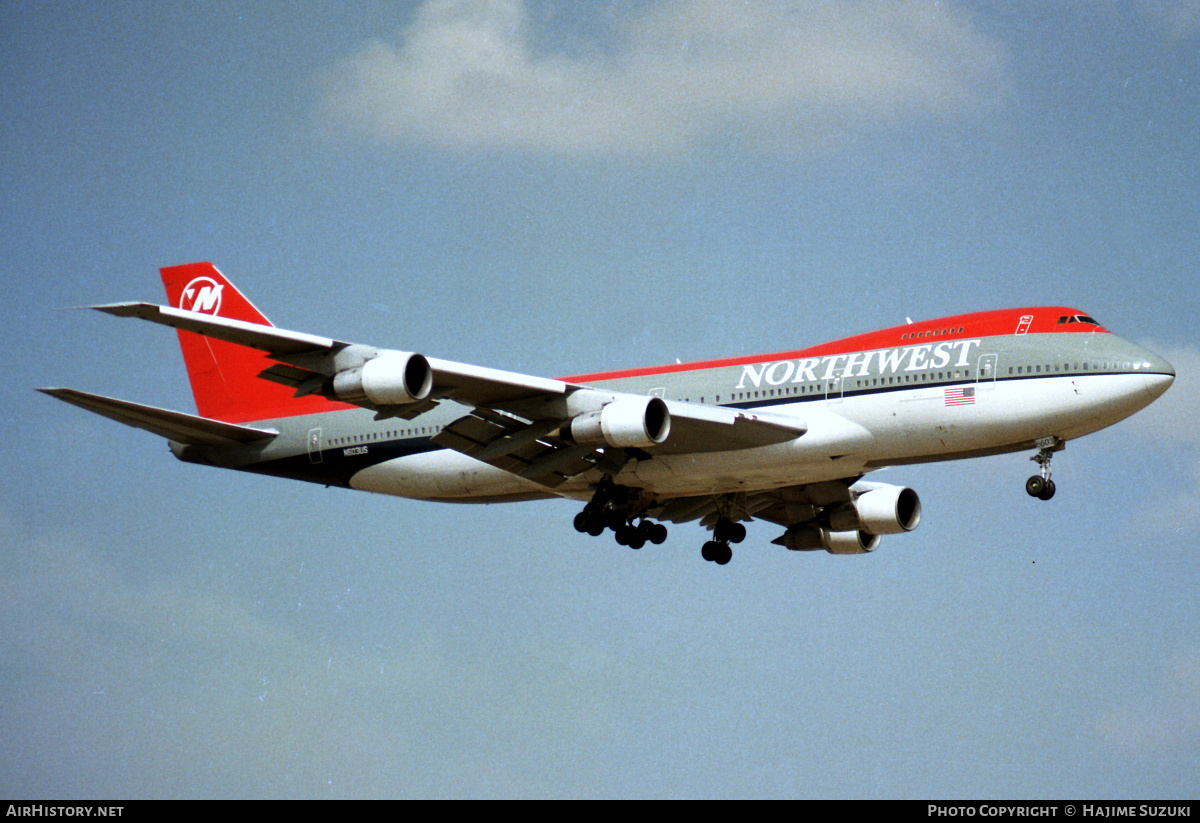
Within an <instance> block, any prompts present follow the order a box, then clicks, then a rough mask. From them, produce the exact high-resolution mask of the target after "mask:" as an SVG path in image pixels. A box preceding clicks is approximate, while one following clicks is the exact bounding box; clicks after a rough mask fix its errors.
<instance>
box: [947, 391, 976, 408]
mask: <svg viewBox="0 0 1200 823" xmlns="http://www.w3.org/2000/svg"><path fill="white" fill-rule="evenodd" d="M974 403H975V387H974V386H967V387H964V386H951V387H949V388H948V389H946V405H947V406H970V405H973V404H974Z"/></svg>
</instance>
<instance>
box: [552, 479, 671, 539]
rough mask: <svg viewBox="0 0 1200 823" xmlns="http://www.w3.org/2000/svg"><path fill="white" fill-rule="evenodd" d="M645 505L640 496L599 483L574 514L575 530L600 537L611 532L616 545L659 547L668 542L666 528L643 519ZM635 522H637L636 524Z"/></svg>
mask: <svg viewBox="0 0 1200 823" xmlns="http://www.w3.org/2000/svg"><path fill="white" fill-rule="evenodd" d="M646 508H647V506H646V504H645V503H643V502H642V500H641V497H640V495H639V494H638V493H637V492H636V491H634V490H632V489H628V488H625V487H623V486H618V485H616V484H615V483H612V482H606V483H601V484H600V486H599V488H597V489H596V493H595V494H594V495H593V496H592V499H591V501H590V502H589V503H588V504H587V505H586V506H584V507H583V511H581V512H580V513H579V514H577V515H575V531H577V532H580V533H587V534H590V535H591V536H592V537H599V536H600V535H602V534H603V533H604V530H605V529H612V530H613V533H614V534H615V536H616V538H617V543H618V544H620V545H622V546H628V547H629V548H631V549H640V548H641V547H642V546H645V545H646V544H647V543H653V544H654V545H656V546H657V545H660V544H662V543H663V542H664V541H665V540H666V539H667V527H666V526H664V525H663V524H662V523H653V522H651V521H649V520H646V519H645V518H644V517H642V514H643V512H645V510H646ZM634 520H637V521H638V523H637V524H636V525H635V524H634V522H633V521H634Z"/></svg>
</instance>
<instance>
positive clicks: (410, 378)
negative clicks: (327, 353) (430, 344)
mask: <svg viewBox="0 0 1200 823" xmlns="http://www.w3.org/2000/svg"><path fill="white" fill-rule="evenodd" d="M432 389H433V370H432V369H431V368H430V367H429V361H428V360H426V359H425V357H424V356H423V355H420V354H415V353H412V352H385V353H383V354H381V355H379V356H378V357H373V358H371V359H370V360H368V361H366V362H365V363H363V364H362V365H361V366H359V367H356V368H353V369H346V370H345V371H340V372H338V373H337V374H335V375H334V376H333V393H334V394H335V395H336V396H337V398H338V399H339V400H345V401H346V402H348V403H361V402H362V401H364V400H366V401H367V402H369V403H371V404H372V405H374V406H403V405H406V404H408V403H416V402H417V401H419V400H424V399H425V398H426V397H428V396H429V392H430V391H431V390H432Z"/></svg>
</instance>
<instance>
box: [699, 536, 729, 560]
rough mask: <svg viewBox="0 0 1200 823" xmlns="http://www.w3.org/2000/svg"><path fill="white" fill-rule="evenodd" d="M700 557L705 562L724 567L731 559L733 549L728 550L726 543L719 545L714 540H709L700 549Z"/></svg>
mask: <svg viewBox="0 0 1200 823" xmlns="http://www.w3.org/2000/svg"><path fill="white" fill-rule="evenodd" d="M700 556H701V557H703V558H704V559H705V560H711V561H712V562H713V563H716V564H717V565H718V566H724V565H725V564H726V563H728V562H729V561H730V560H732V559H733V549H731V548H729V544H728V543H719V542H717V541H716V540H709V541H708V542H707V543H705V544H704V547H703V548H702V549H700Z"/></svg>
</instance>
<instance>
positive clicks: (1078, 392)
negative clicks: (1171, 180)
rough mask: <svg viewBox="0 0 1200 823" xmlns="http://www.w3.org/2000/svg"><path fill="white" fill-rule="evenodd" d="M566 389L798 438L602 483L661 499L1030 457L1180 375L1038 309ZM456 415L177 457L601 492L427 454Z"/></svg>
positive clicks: (486, 490) (1117, 415) (1082, 321)
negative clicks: (699, 412) (783, 423)
mask: <svg viewBox="0 0 1200 823" xmlns="http://www.w3.org/2000/svg"><path fill="white" fill-rule="evenodd" d="M562 379H563V380H565V381H566V382H569V383H572V384H576V385H586V386H589V387H595V388H600V389H605V390H610V391H620V392H627V393H632V394H639V395H653V396H658V397H661V398H663V399H664V400H667V401H669V402H672V403H695V404H702V405H710V406H712V405H715V406H726V407H733V408H737V409H745V410H752V411H753V412H754V413H755V414H759V415H762V416H764V417H767V418H768V419H779V420H789V421H795V422H797V423H800V424H802V425H803V427H804V428H805V429H806V431H805V433H804V434H803V435H801V436H799V437H796V438H795V439H793V440H790V441H788V442H784V443H779V444H776V445H771V446H763V447H759V448H750V449H739V450H736V451H704V452H689V453H684V454H671V453H670V449H664V450H663V451H664V452H665V453H662V454H655V453H650V452H648V453H645V454H643V455H640V456H639V459H634V460H630V461H628V462H627V463H625V465H624V467H623V468H621V470H620V472H619V474H617V475H616V476H615V477H614V478H613V480H614V481H615V482H616V483H618V484H620V485H622V486H627V487H631V488H640V489H645V490H646V491H648V492H650V493H651V494H653V495H655V496H657V497H659V498H670V497H680V496H689V495H702V494H727V493H732V492H739V491H751V490H757V489H771V488H780V487H784V486H789V485H794V484H797V483H811V482H818V481H821V480H826V479H834V478H844V477H847V476H851V475H854V474H859V473H862V472H866V471H869V470H871V469H875V468H880V467H883V466H889V465H901V464H906V463H917V462H928V461H935V460H950V459H957V458H963V457H974V456H982V455H987V454H998V453H1003V452H1010V451H1018V450H1025V449H1030V448H1033V446H1034V444H1035V443H1036V442H1037V441H1038V440H1040V439H1043V438H1047V437H1053V438H1055V439H1056V440H1057V441H1060V442H1064V441H1067V440H1071V439H1074V438H1077V437H1081V436H1083V435H1085V434H1088V433H1090V432H1094V431H1097V430H1099V429H1102V428H1104V427H1106V426H1110V425H1112V424H1113V423H1116V422H1117V421H1119V420H1121V419H1123V418H1125V417H1128V416H1129V415H1131V414H1133V413H1134V412H1136V411H1137V410H1139V409H1141V408H1143V407H1144V406H1146V405H1148V404H1149V403H1150V402H1152V401H1153V400H1154V399H1155V398H1157V397H1158V396H1159V395H1161V394H1162V393H1163V392H1164V391H1166V389H1167V387H1168V386H1170V384H1171V382H1172V381H1173V379H1174V370H1173V369H1172V367H1171V365H1170V364H1169V363H1168V362H1167V361H1165V360H1164V359H1162V358H1161V357H1158V356H1157V355H1155V354H1153V353H1152V352H1150V351H1147V350H1146V349H1144V348H1142V347H1140V346H1137V345H1135V344H1133V343H1130V342H1128V341H1126V340H1123V339H1121V338H1119V337H1117V336H1116V335H1114V334H1111V333H1109V332H1108V331H1107V330H1105V329H1103V328H1101V327H1100V326H1099V325H1097V324H1096V322H1095V321H1094V320H1092V319H1091V318H1090V317H1088V316H1087V315H1086V314H1084V313H1082V312H1080V311H1077V310H1075V309H1070V308H1062V307H1040V308H1028V309H1012V310H1003V311H992V312H981V313H975V314H965V315H958V316H954V317H948V318H942V319H939V320H933V321H927V322H920V323H913V324H908V325H904V326H898V327H894V328H890V329H885V330H882V331H877V332H872V333H869V334H863V335H858V336H855V337H850V338H845V339H842V340H838V341H834V342H831V343H827V344H823V345H820V346H815V347H812V348H807V349H801V350H796V351H786V352H779V353H774V354H767V355H758V356H751V357H738V358H730V359H723V360H710V361H704V362H696V363H686V364H675V365H668V366H658V367H651V368H641V369H631V370H625V371H617V372H602V373H596V374H585V375H576V376H573V377H565V378H562ZM466 411H467V409H466V408H465V407H463V406H460V405H457V404H455V403H452V402H445V403H442V404H441V405H439V406H437V407H436V408H433V409H431V410H430V411H428V412H426V413H424V414H422V415H420V416H418V417H416V418H414V419H412V420H408V421H406V420H402V419H400V418H385V419H382V420H376V419H375V415H374V414H373V413H372V412H370V411H366V410H363V409H360V408H356V407H349V406H348V407H346V408H345V409H342V410H337V411H328V412H323V413H320V414H313V415H305V416H300V417H289V418H286V419H280V420H263V421H256V422H255V425H256V426H260V427H265V428H274V429H277V430H278V431H279V432H280V436H279V437H277V438H275V439H274V440H273V441H272V442H270V443H268V444H266V445H265V446H253V447H244V448H237V449H229V448H223V449H221V450H219V451H217V450H209V449H204V448H198V447H194V446H191V447H184V446H179V445H177V444H176V445H173V449H174V451H175V453H176V455H177V456H179V457H181V458H182V459H185V460H194V461H196V462H204V463H213V464H216V465H222V466H227V467H230V468H239V469H245V470H249V471H256V472H263V473H268V474H276V475H281V476H286V477H294V478H299V479H304V480H310V481H314V482H320V483H324V484H328V485H340V486H347V487H351V488H356V489H363V490H367V491H373V492H379V493H384V494H393V495H400V496H404V497H412V498H420V499H435V500H450V501H459V502H499V501H505V500H523V499H532V498H537V497H548V496H555V495H557V496H566V497H577V498H580V499H586V498H587V497H588V496H589V495H590V493H591V492H590V490H591V489H592V488H593V487H594V484H595V483H596V482H597V481H598V480H599V479H600V476H601V475H600V472H599V470H595V471H592V472H587V473H584V474H581V475H578V476H576V477H573V478H571V480H569V481H568V482H567V483H565V484H564V485H562V486H560V487H558V488H555V489H553V490H550V489H547V488H546V487H544V486H541V485H538V484H535V483H533V482H530V481H528V480H525V479H523V478H521V477H520V476H518V475H515V474H512V473H510V472H506V471H503V470H501V469H498V468H494V467H492V466H490V465H487V464H485V463H481V462H479V461H477V460H474V459H472V458H470V457H467V456H465V455H463V454H460V453H458V452H456V451H452V450H449V449H444V448H440V447H438V446H437V445H436V444H434V443H433V442H431V438H432V437H434V436H435V435H436V434H437V433H438V432H439V431H441V429H442V428H443V427H444V426H446V425H448V424H450V423H451V422H452V421H454V420H455V419H457V418H458V417H460V416H461V415H462V414H464V413H465V412H466ZM666 445H669V441H668V444H666ZM593 475H595V476H593Z"/></svg>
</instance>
